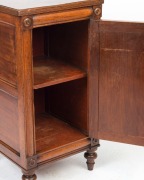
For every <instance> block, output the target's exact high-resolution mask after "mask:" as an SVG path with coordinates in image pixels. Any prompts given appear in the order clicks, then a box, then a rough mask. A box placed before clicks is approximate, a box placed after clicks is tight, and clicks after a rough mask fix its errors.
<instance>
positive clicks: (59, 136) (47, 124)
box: [36, 113, 88, 153]
mask: <svg viewBox="0 0 144 180" xmlns="http://www.w3.org/2000/svg"><path fill="white" fill-rule="evenodd" d="M86 139H88V138H87V136H86V135H84V134H82V133H81V132H80V131H78V130H77V129H75V128H73V127H71V126H70V125H69V124H67V123H65V122H63V121H61V120H59V119H57V118H55V117H53V116H51V115H48V114H45V113H44V114H38V115H36V151H37V153H44V152H49V151H52V150H56V149H60V148H63V147H64V146H68V145H70V144H74V143H79V142H80V141H82V140H86Z"/></svg>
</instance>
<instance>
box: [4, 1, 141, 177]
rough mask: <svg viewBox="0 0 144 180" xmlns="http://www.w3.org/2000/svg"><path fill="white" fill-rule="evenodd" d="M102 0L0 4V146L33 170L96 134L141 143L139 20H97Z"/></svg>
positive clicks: (91, 156) (89, 142)
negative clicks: (137, 21)
mask: <svg viewBox="0 0 144 180" xmlns="http://www.w3.org/2000/svg"><path fill="white" fill-rule="evenodd" d="M102 4H103V0H77V1H75V0H69V1H66V0H62V1H59V0H57V1H53V2H51V1H49V0H47V1H45V3H42V1H39V2H38V1H37V2H35V3H32V2H31V1H30V3H29V4H27V2H26V0H23V1H22V2H19V1H18V0H13V3H12V2H11V3H10V2H8V0H6V1H3V2H1V5H0V152H1V153H2V154H4V155H5V156H6V157H8V158H9V159H10V160H12V161H13V162H14V163H16V164H17V165H18V166H19V167H20V168H21V169H22V171H23V176H22V179H23V180H36V175H35V171H36V169H37V168H38V167H41V166H44V165H46V164H48V163H51V162H53V161H56V160H59V159H62V158H65V157H68V156H71V155H74V154H76V153H79V152H82V151H86V153H85V155H84V156H85V158H86V159H87V165H88V169H89V170H93V167H94V164H95V162H94V160H95V159H96V157H97V154H96V152H95V151H96V150H97V148H98V146H99V139H105V140H112V141H118V142H124V143H131V144H137V145H143V144H144V120H143V112H144V104H143V102H144V93H143V92H144V82H143V81H144V71H143V69H144V25H143V24H142V23H128V22H110V21H100V18H101V15H102Z"/></svg>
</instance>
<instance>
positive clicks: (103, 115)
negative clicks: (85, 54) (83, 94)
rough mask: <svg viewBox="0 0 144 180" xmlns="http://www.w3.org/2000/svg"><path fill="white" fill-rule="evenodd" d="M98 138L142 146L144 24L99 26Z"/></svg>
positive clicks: (122, 23) (119, 23)
mask: <svg viewBox="0 0 144 180" xmlns="http://www.w3.org/2000/svg"><path fill="white" fill-rule="evenodd" d="M100 34H101V35H100V46H101V51H100V54H101V57H100V79H99V82H100V86H99V135H98V137H99V138H100V139H108V140H113V141H120V142H125V143H132V144H139V145H143V143H144V121H143V111H144V106H143V102H144V94H143V91H144V85H143V81H144V71H143V69H144V61H143V59H144V24H141V23H128V22H101V23H100Z"/></svg>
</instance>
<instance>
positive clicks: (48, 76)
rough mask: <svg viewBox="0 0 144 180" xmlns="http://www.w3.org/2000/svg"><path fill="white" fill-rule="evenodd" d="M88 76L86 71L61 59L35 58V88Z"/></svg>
mask: <svg viewBox="0 0 144 180" xmlns="http://www.w3.org/2000/svg"><path fill="white" fill-rule="evenodd" d="M83 77H86V72H84V71H82V70H80V69H79V68H77V67H75V66H72V65H69V64H68V63H65V62H63V61H60V60H56V59H52V58H49V59H48V58H47V57H36V58H34V89H39V88H43V87H46V86H51V85H55V84H59V83H63V82H67V81H71V80H76V79H80V78H83Z"/></svg>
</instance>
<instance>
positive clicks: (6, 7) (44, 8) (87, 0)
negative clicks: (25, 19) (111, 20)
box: [0, 0, 104, 16]
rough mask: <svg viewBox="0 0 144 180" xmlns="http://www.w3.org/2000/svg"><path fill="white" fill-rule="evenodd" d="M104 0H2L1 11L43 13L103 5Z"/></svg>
mask: <svg viewBox="0 0 144 180" xmlns="http://www.w3.org/2000/svg"><path fill="white" fill-rule="evenodd" d="M103 3H104V0H37V1H34V0H23V1H19V0H12V1H11V2H10V1H9V0H1V2H0V12H3V13H6V14H11V15H14V16H28V15H34V14H41V13H49V12H56V11H62V10H70V9H74V8H82V7H88V6H95V5H101V4H103Z"/></svg>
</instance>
